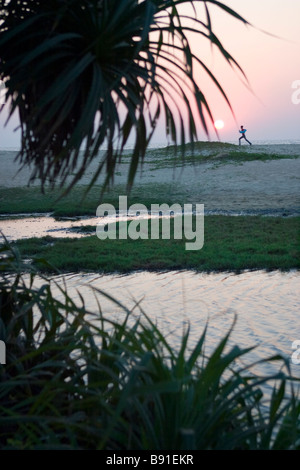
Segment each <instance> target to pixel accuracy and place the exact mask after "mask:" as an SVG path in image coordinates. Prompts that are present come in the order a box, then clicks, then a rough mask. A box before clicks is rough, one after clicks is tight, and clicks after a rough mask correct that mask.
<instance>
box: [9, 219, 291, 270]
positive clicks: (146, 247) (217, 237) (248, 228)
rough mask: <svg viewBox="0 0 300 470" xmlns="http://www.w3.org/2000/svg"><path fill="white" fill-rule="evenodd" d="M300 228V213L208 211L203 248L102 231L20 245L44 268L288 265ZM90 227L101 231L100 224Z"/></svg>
mask: <svg viewBox="0 0 300 470" xmlns="http://www.w3.org/2000/svg"><path fill="white" fill-rule="evenodd" d="M129 223H130V222H129ZM299 228H300V218H287V219H283V218H271V217H226V216H207V217H205V229H204V234H205V235H204V246H203V248H202V249H201V250H194V251H187V250H186V249H185V242H186V241H187V240H185V239H182V240H174V239H171V240H163V239H159V240H150V239H148V240H141V239H138V240H131V239H128V240H119V239H116V240H109V239H107V240H99V239H98V238H97V236H96V235H91V236H88V237H85V238H81V239H75V238H73V239H72V238H69V239H56V238H51V237H45V238H32V239H29V240H20V241H18V242H16V245H17V247H18V248H19V250H20V252H21V254H22V255H23V256H25V257H26V258H34V265H35V266H37V267H38V268H39V269H41V270H44V271H45V270H46V271H47V270H48V271H49V270H51V268H50V267H49V265H48V263H49V264H50V265H51V266H53V267H55V268H56V269H58V270H60V271H63V272H67V271H95V272H106V273H108V272H122V273H126V272H130V271H134V270H169V269H194V270H197V271H206V272H210V271H241V270H244V269H267V270H274V269H280V270H288V269H292V268H295V269H299V268H300V256H299V255H300V244H299ZM87 229H88V228H87ZM90 230H92V231H93V232H94V233H95V227H92V228H91V227H90ZM93 232H92V233H93ZM172 233H173V229H172V225H171V234H172ZM149 234H150V225H149ZM45 260H47V262H48V263H46V262H45Z"/></svg>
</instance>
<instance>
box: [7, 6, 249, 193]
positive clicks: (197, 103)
mask: <svg viewBox="0 0 300 470" xmlns="http://www.w3.org/2000/svg"><path fill="white" fill-rule="evenodd" d="M210 5H214V6H217V7H219V8H220V9H222V10H224V12H226V13H227V14H228V15H230V16H233V17H235V18H236V19H237V20H238V21H241V22H243V23H244V24H248V23H247V21H246V20H245V19H243V18H242V17H241V16H240V15H238V14H237V13H236V12H234V11H233V10H232V9H230V8H229V7H228V6H226V5H224V4H223V3H222V2H219V1H216V0H207V1H204V0H197V1H190V0H164V1H162V0H81V1H78V0H47V1H46V0H45V1H43V0H27V1H26V2H25V1H19V0H10V2H6V1H4V0H3V1H1V8H0V80H2V81H5V85H6V87H7V94H6V100H7V102H10V116H11V115H12V114H13V112H14V111H15V110H16V109H17V110H18V112H19V117H20V123H21V134H22V140H21V151H20V154H19V161H20V162H21V163H22V164H24V165H32V168H33V170H32V179H34V178H39V179H40V180H41V183H42V185H45V183H47V182H51V183H52V184H54V183H55V182H57V180H58V179H60V182H61V184H62V185H63V184H64V183H65V182H66V178H67V177H68V176H69V175H70V174H71V173H74V172H75V176H74V178H73V180H72V181H71V182H69V181H68V184H69V186H70V187H71V186H72V185H73V184H75V182H76V181H78V180H79V179H80V177H81V176H82V174H83V173H84V171H85V169H86V167H87V166H88V164H89V162H90V161H91V160H92V159H94V158H95V157H96V155H97V153H98V150H99V149H100V148H105V149H106V153H105V156H104V158H103V159H102V160H101V161H99V167H98V171H97V172H96V173H95V175H94V177H93V180H92V181H91V184H93V182H94V181H95V180H96V178H97V177H98V175H99V173H100V172H101V171H104V172H106V175H107V182H108V181H110V180H111V178H112V177H113V174H114V170H115V165H116V162H117V159H118V158H119V157H120V155H121V154H122V150H123V148H124V146H125V144H126V142H127V140H128V137H129V135H130V133H131V132H132V134H134V135H135V145H134V150H133V153H132V158H131V166H130V170H129V173H128V183H129V187H131V185H132V182H133V179H134V175H135V173H136V169H137V166H138V163H139V161H140V160H141V159H143V157H144V155H145V151H146V148H147V146H148V144H149V141H150V139H151V137H152V134H153V132H154V130H155V128H156V125H157V122H158V119H159V118H160V117H161V116H163V117H164V121H165V130H166V133H167V135H169V137H170V139H171V141H173V142H175V143H182V144H183V143H184V142H186V141H191V142H193V141H194V140H195V139H196V137H197V133H196V128H197V124H198V122H201V123H202V126H203V128H204V131H205V132H206V133H207V132H208V127H207V118H208V119H209V120H212V113H211V110H210V108H209V104H208V102H207V100H206V97H205V96H204V94H203V90H201V88H200V86H199V83H198V82H197V80H196V79H195V77H194V68H195V64H196V63H197V64H200V66H201V67H202V69H204V70H205V72H206V73H207V74H208V75H209V77H210V78H211V80H212V81H213V82H214V83H215V85H216V86H217V88H218V89H219V91H220V92H221V94H222V95H223V97H224V98H225V100H226V101H227V103H228V105H229V101H228V99H227V96H226V94H225V92H224V90H223V89H222V87H221V85H220V83H219V82H218V81H217V79H216V78H215V77H214V76H213V74H212V73H211V71H210V70H209V68H208V67H207V66H206V65H205V64H204V62H203V61H202V60H201V56H199V55H195V53H194V52H193V51H192V50H191V46H190V41H189V36H188V35H189V34H190V33H195V34H197V36H198V37H199V39H200V38H205V39H207V41H209V42H210V43H211V44H213V45H215V46H216V47H217V48H218V50H219V51H220V53H221V54H222V56H223V57H225V59H226V60H227V61H228V63H229V64H230V65H231V66H234V67H239V66H238V64H237V63H236V62H235V60H234V59H233V57H231V55H230V53H229V52H228V51H227V50H226V49H225V48H224V47H223V46H222V43H221V41H220V40H219V39H218V38H217V36H216V35H215V34H214V32H213V30H212V26H211V19H210V13H209V6H210ZM185 6H191V7H192V11H194V14H193V13H185V11H184V10H182V8H184V7H185ZM196 7H197V8H198V7H199V8H198V10H196ZM200 7H204V10H203V12H202V10H201V13H204V14H203V16H204V18H202V17H201V18H199V11H200ZM181 11H182V12H183V13H181ZM188 11H190V10H188ZM197 11H198V17H197ZM80 148H84V151H83V157H82V158H79V150H80Z"/></svg>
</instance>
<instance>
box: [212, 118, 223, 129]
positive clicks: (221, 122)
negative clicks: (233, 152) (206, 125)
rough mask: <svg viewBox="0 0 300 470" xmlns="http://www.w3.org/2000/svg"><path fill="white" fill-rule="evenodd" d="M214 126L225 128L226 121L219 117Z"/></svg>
mask: <svg viewBox="0 0 300 470" xmlns="http://www.w3.org/2000/svg"><path fill="white" fill-rule="evenodd" d="M214 126H215V128H216V129H218V130H219V129H223V127H224V122H223V121H222V120H221V119H218V120H217V121H215V122H214Z"/></svg>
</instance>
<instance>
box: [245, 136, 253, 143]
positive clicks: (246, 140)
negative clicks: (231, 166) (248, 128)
mask: <svg viewBox="0 0 300 470" xmlns="http://www.w3.org/2000/svg"><path fill="white" fill-rule="evenodd" d="M245 140H246V141H247V142H248V144H249V145H252V144H251V142H249V140H248V139H246V137H245Z"/></svg>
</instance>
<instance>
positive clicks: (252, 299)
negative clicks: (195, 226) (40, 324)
mask: <svg viewBox="0 0 300 470" xmlns="http://www.w3.org/2000/svg"><path fill="white" fill-rule="evenodd" d="M64 278H65V280H66V285H67V288H68V292H69V294H70V295H71V296H72V297H73V298H74V299H76V298H78V299H79V297H78V293H77V289H78V290H79V291H80V293H81V294H82V295H83V296H84V299H85V302H86V306H87V307H88V309H89V310H92V311H97V310H98V309H97V302H96V299H95V295H94V292H93V287H96V288H98V289H101V290H103V291H104V292H105V293H107V294H110V295H111V296H113V297H114V298H116V299H117V300H118V301H120V302H121V303H122V304H123V305H125V306H126V307H127V308H128V309H131V310H132V318H136V316H138V315H140V312H141V310H140V309H141V308H142V309H143V310H144V311H145V312H146V314H147V315H148V316H149V317H150V318H151V319H152V320H154V321H156V322H157V325H158V326H159V328H160V330H161V331H162V332H163V334H164V335H165V337H167V338H168V339H169V342H170V343H171V344H172V345H174V346H178V345H179V343H180V339H181V336H182V333H183V331H184V330H185V329H186V327H187V325H188V324H189V325H190V346H191V347H192V346H193V345H194V344H195V343H196V341H197V340H198V339H199V338H200V336H201V334H202V332H203V330H204V327H205V325H206V323H207V322H208V332H207V349H206V351H207V352H209V351H210V350H211V349H212V348H214V347H215V346H216V344H217V342H218V341H219V340H220V339H221V338H223V337H224V335H225V333H226V332H227V331H228V330H229V329H230V327H231V326H232V323H233V320H234V317H235V315H236V316H237V322H236V324H235V327H234V330H233V332H232V336H231V341H230V343H231V344H237V345H238V346H240V347H249V346H257V347H256V349H255V350H254V351H252V352H251V353H249V355H248V356H246V357H248V358H249V359H248V360H246V363H247V364H249V363H250V362H254V361H257V360H260V359H262V358H266V357H268V356H271V355H274V354H281V355H284V356H285V357H286V358H287V359H288V361H289V363H290V365H291V367H292V370H293V373H294V375H295V376H296V377H299V378H300V364H299V365H297V364H293V363H292V354H293V352H294V351H293V349H292V344H293V342H294V341H296V340H300V321H299V300H300V298H299V292H300V289H299V288H300V274H299V273H298V272H296V271H290V272H287V273H281V272H278V271H275V272H271V273H266V272H264V271H255V272H253V271H252V272H251V271H249V272H244V273H241V274H233V273H219V274H204V273H195V272H192V271H172V272H164V273H160V274H157V273H149V272H136V273H133V274H130V275H126V276H119V275H99V274H95V273H90V274H86V273H84V274H83V273H82V274H69V275H66V276H64ZM52 280H53V283H54V284H55V283H56V282H57V283H58V284H60V283H61V282H63V277H59V276H58V277H53V278H52ZM54 291H55V288H54ZM55 295H57V296H58V297H59V295H60V294H59V291H58V290H56V294H55ZM98 299H99V300H100V305H101V308H102V311H103V312H104V314H105V316H109V318H113V319H122V318H123V316H124V312H122V310H121V309H120V308H119V307H118V306H117V305H116V304H114V303H113V302H112V301H109V300H108V299H107V298H105V297H104V296H100V297H99V296H98ZM137 304H139V305H137ZM298 357H299V359H300V354H299V355H298ZM276 371H278V364H277V365H274V366H273V365H266V364H263V365H260V366H258V368H256V370H255V372H256V373H257V372H259V373H262V374H265V373H267V374H269V373H270V374H272V373H274V372H276Z"/></svg>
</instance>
